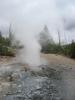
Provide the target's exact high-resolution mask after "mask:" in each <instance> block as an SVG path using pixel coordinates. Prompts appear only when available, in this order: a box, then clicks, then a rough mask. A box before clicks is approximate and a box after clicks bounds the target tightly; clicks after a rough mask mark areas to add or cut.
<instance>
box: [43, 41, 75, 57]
mask: <svg viewBox="0 0 75 100" xmlns="http://www.w3.org/2000/svg"><path fill="white" fill-rule="evenodd" d="M42 52H43V53H51V54H52V53H54V54H63V55H66V56H68V57H71V58H75V42H74V41H72V43H71V44H67V45H62V46H60V45H59V44H48V45H46V46H42Z"/></svg>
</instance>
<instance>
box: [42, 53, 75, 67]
mask: <svg viewBox="0 0 75 100" xmlns="http://www.w3.org/2000/svg"><path fill="white" fill-rule="evenodd" d="M42 57H44V58H45V59H47V61H48V62H49V64H66V65H75V60H73V59H70V58H68V57H65V56H62V55H56V54H42Z"/></svg>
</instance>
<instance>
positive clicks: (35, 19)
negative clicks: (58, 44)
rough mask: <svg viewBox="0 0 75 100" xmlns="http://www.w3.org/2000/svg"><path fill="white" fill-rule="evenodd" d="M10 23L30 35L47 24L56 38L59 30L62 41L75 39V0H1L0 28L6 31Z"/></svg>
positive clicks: (55, 38)
mask: <svg viewBox="0 0 75 100" xmlns="http://www.w3.org/2000/svg"><path fill="white" fill-rule="evenodd" d="M10 23H12V24H13V25H14V27H15V28H17V29H18V28H20V27H21V29H20V30H24V31H23V33H25V34H29V35H31V34H37V33H39V32H40V31H41V30H42V29H43V27H44V25H47V26H48V28H49V31H50V34H51V35H52V36H53V37H54V40H56V41H57V40H58V35H57V31H58V30H59V32H60V33H61V37H62V41H64V40H66V41H67V42H69V41H71V40H72V39H74V40H75V0H0V29H1V30H3V32H6V30H8V27H9V25H10ZM20 32H21V31H20ZM20 32H19V34H20ZM64 37H65V38H64Z"/></svg>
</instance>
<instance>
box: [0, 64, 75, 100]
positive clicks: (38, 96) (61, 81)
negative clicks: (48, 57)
mask: <svg viewBox="0 0 75 100" xmlns="http://www.w3.org/2000/svg"><path fill="white" fill-rule="evenodd" d="M39 67H40V68H41V70H39V71H33V70H31V69H26V68H24V65H23V64H21V63H10V64H0V100H75V70H74V67H75V66H74V65H66V64H54V65H53V64H49V65H41V66H39Z"/></svg>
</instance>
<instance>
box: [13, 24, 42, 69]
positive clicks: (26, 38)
mask: <svg viewBox="0 0 75 100" xmlns="http://www.w3.org/2000/svg"><path fill="white" fill-rule="evenodd" d="M21 25H22V24H21ZM15 28H16V31H15V33H16V38H17V39H18V40H20V42H21V43H22V44H23V46H24V48H23V49H21V50H20V52H19V56H18V57H17V58H19V61H20V62H23V63H25V64H27V65H29V66H31V68H33V69H36V68H37V67H36V66H40V65H41V64H42V63H41V62H42V60H41V57H40V51H41V46H40V44H39V42H38V39H37V38H36V35H35V34H33V33H32V31H30V30H29V31H28V30H27V34H26V29H25V28H24V27H23V26H19V27H18V25H17V27H15Z"/></svg>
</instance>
